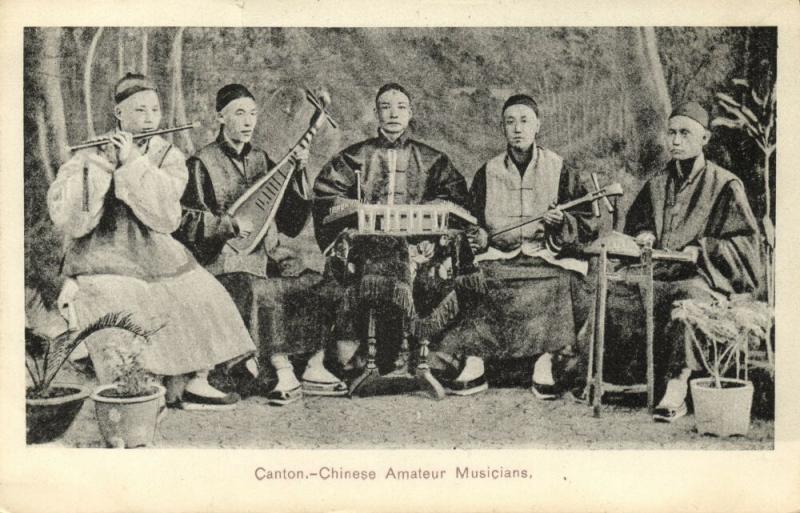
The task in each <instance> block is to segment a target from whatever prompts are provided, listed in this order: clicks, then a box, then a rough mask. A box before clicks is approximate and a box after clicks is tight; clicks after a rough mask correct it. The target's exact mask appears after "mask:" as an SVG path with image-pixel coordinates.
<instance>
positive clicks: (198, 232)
mask: <svg viewBox="0 0 800 513" xmlns="http://www.w3.org/2000/svg"><path fill="white" fill-rule="evenodd" d="M186 166H187V168H188V173H189V180H188V182H187V184H186V189H185V190H184V192H183V197H182V198H181V204H182V205H183V219H182V221H181V225H180V228H179V229H178V231H177V232H176V233H175V237H176V238H177V239H178V240H180V241H181V242H183V243H184V244H185V245H186V246H187V247H188V248H189V249H190V250H191V251H192V253H194V255H195V257H197V259H198V260H199V261H200V262H203V263H206V262H209V261H210V260H211V259H212V258H214V257H215V256H216V255H217V254H218V253H219V251H220V250H221V249H222V246H223V245H224V244H225V241H227V240H228V239H230V238H231V237H233V236H235V235H236V229H235V227H234V225H233V222H232V221H231V218H230V216H227V215H224V213H223V212H221V209H220V205H219V203H218V201H217V198H216V195H215V193H214V187H213V184H212V183H211V178H210V176H209V174H208V169H207V168H206V166H205V164H204V163H203V161H202V160H200V159H198V158H197V157H190V158H189V160H188V161H187V162H186Z"/></svg>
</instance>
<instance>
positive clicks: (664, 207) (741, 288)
mask: <svg viewBox="0 0 800 513" xmlns="http://www.w3.org/2000/svg"><path fill="white" fill-rule="evenodd" d="M645 231H649V232H652V233H654V234H655V236H656V240H655V243H654V247H655V248H659V249H667V250H672V251H681V250H683V249H684V248H687V247H689V246H695V247H697V248H698V249H699V257H698V260H697V264H696V265H694V264H682V263H665V262H656V264H655V270H654V277H655V280H656V281H655V283H654V288H655V312H654V313H655V315H654V316H655V319H654V321H655V337H656V340H655V350H656V376H659V377H660V378H662V379H660V380H659V381H658V382H657V386H658V388H659V389H661V388H662V387H663V386H664V385H665V383H666V381H667V380H668V379H669V378H671V377H675V376H677V375H678V374H679V373H680V371H681V369H683V368H686V367H688V368H690V369H692V370H700V366H699V364H698V362H697V361H696V357H695V356H694V352H693V351H694V350H693V348H692V347H691V346H687V341H685V340H684V335H683V330H682V328H681V327H680V326H678V325H677V324H676V323H672V322H671V319H670V315H671V311H672V304H673V302H674V301H677V300H681V299H697V300H704V301H711V300H713V299H714V298H715V297H720V296H730V295H731V294H742V293H754V294H758V292H759V288H760V286H761V284H762V282H763V277H764V275H763V267H762V265H763V264H762V258H761V253H760V247H759V230H758V225H757V222H756V219H755V216H754V215H753V212H752V210H751V208H750V204H749V202H748V200H747V196H746V194H745V191H744V186H743V185H742V182H741V181H740V180H739V179H738V178H737V177H736V176H735V175H733V174H732V173H730V172H729V171H726V170H725V169H723V168H721V167H719V166H717V165H716V164H714V163H713V162H709V161H705V160H704V159H703V158H699V161H698V162H697V165H696V166H695V167H694V169H693V170H687V172H686V173H685V174H684V175H681V174H679V172H678V167H677V166H676V164H675V162H670V163H669V164H668V165H667V167H666V168H665V169H664V170H663V171H661V172H660V173H658V174H657V175H656V176H654V177H653V178H651V179H650V180H648V181H647V183H646V184H645V185H644V187H643V188H642V190H641V191H640V192H639V194H638V196H637V197H636V199H635V200H634V202H633V204H632V206H631V208H630V210H629V211H628V216H627V218H626V221H625V233H626V234H628V235H631V236H636V235H638V234H640V233H642V232H645ZM641 300H642V295H641V291H640V290H639V289H638V288H637V287H635V286H632V285H625V284H623V283H619V284H617V285H616V286H615V287H612V288H611V289H610V296H609V318H608V324H607V337H606V339H607V340H609V341H611V344H610V345H607V346H606V349H607V356H609V355H611V356H613V358H610V359H609V360H607V362H608V364H607V367H608V375H609V379H610V380H615V381H617V382H620V383H626V382H632V381H639V382H641V381H642V376H643V369H642V366H641V363H642V362H643V361H644V344H642V343H640V342H641V341H642V340H643V339H644V337H643V333H641V329H642V321H641V319H642V315H643V308H642V306H641ZM658 391H660V390H658Z"/></svg>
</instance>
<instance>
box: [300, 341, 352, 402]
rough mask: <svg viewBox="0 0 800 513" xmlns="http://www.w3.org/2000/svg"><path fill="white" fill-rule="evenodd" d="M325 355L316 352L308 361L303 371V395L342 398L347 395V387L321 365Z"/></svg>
mask: <svg viewBox="0 0 800 513" xmlns="http://www.w3.org/2000/svg"><path fill="white" fill-rule="evenodd" d="M324 356H325V353H324V352H322V351H319V352H317V353H316V354H314V355H313V356H312V357H311V358H309V360H308V364H307V365H306V369H305V371H303V377H302V387H303V393H304V394H307V395H321V396H343V395H347V393H348V388H347V385H346V384H345V383H344V382H343V381H342V380H341V379H339V378H337V377H336V376H335V375H333V373H331V372H330V371H329V370H328V369H326V368H325V365H324V364H323V359H324Z"/></svg>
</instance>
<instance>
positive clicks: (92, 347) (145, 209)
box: [47, 73, 255, 409]
mask: <svg viewBox="0 0 800 513" xmlns="http://www.w3.org/2000/svg"><path fill="white" fill-rule="evenodd" d="M114 104H115V105H114V117H115V119H116V128H115V130H114V131H113V132H111V134H110V135H109V137H110V140H111V142H110V143H109V144H105V145H103V146H99V147H96V148H89V149H86V150H81V151H79V152H77V153H75V155H73V156H72V158H70V159H69V160H68V161H67V162H65V163H64V165H62V166H61V168H60V169H59V171H58V177H57V178H56V180H55V182H53V184H52V185H51V186H50V190H49V192H48V195H47V204H48V207H49V209H50V217H51V218H52V219H53V222H54V223H55V225H56V228H57V229H58V230H59V231H61V232H63V233H64V234H65V236H66V241H67V243H66V250H65V255H64V259H63V263H62V273H63V274H64V277H65V282H64V287H63V289H62V292H61V295H60V296H59V307H60V308H61V310H62V312H64V313H65V316H66V317H67V318H68V320H69V322H70V327H71V328H75V329H81V328H83V327H85V326H87V325H88V324H90V323H92V322H94V321H95V320H97V319H98V318H99V317H101V316H103V315H107V314H111V313H114V314H118V313H123V314H130V315H131V319H132V320H133V322H136V323H140V324H141V325H142V327H144V328H145V329H153V330H156V331H155V333H153V334H152V335H151V336H150V343H149V344H144V345H143V346H142V353H141V358H142V363H143V366H144V368H145V370H147V371H149V372H151V373H152V374H155V375H157V376H163V377H164V378H165V385H166V386H167V397H166V401H167V404H168V405H169V406H180V407H183V408H185V409H230V408H232V407H234V406H235V403H236V402H237V401H238V400H239V396H238V395H237V394H235V393H232V394H225V393H223V392H222V391H220V390H217V389H216V388H214V387H212V386H211V385H209V383H208V381H207V376H208V371H209V370H210V369H212V368H213V367H214V366H216V365H218V364H223V363H225V364H228V365H232V364H234V363H237V362H241V361H242V360H243V359H252V358H251V356H252V355H253V353H254V352H255V346H254V345H253V342H252V340H251V339H250V336H249V335H248V333H247V329H246V328H245V326H244V323H243V322H242V318H241V317H240V316H239V313H238V312H237V310H236V307H235V306H234V304H233V302H232V301H231V299H230V297H229V296H228V294H227V293H226V292H225V289H224V288H223V287H222V286H221V285H220V284H219V282H218V281H217V280H215V279H214V277H213V276H211V274H209V273H208V272H207V271H206V270H205V269H203V267H202V266H200V265H198V263H197V262H196V261H195V259H194V257H192V255H191V254H190V253H189V251H188V250H187V249H186V248H185V247H183V246H182V245H181V244H180V243H178V242H177V241H176V240H175V239H173V238H172V236H171V235H170V234H171V233H172V232H173V231H174V230H175V229H176V228H177V227H178V226H179V225H180V222H181V205H180V198H181V194H182V193H183V190H184V187H185V185H186V180H187V172H186V162H185V159H184V156H183V154H182V153H181V151H180V150H179V149H177V148H176V147H175V146H173V145H171V144H169V143H168V142H167V141H165V140H164V139H163V138H161V137H159V136H158V135H154V136H152V137H149V138H142V139H141V140H139V141H134V139H133V135H135V134H141V133H146V132H151V131H154V130H156V129H157V128H158V126H159V123H160V121H161V106H160V102H159V99H158V93H157V90H156V86H155V84H153V82H152V81H150V80H149V79H148V78H147V77H145V76H143V75H140V74H132V73H129V74H127V75H126V76H124V77H123V78H122V79H120V81H119V82H118V83H117V85H116V87H115V89H114ZM159 327H160V329H157V328H159ZM110 331H111V332H112V333H111V334H109V335H103V336H102V337H99V338H98V339H96V340H95V341H93V342H92V343H90V342H89V341H87V345H88V346H89V352H90V354H91V357H92V361H93V363H94V366H95V369H96V370H97V375H98V379H100V381H101V382H103V381H109V382H110V381H113V379H114V378H116V377H117V376H116V375H115V374H118V373H119V369H118V368H117V366H118V364H117V360H116V359H115V358H114V357H113V354H114V353H113V351H109V349H111V348H113V347H114V345H120V346H123V347H127V346H130V345H131V344H132V341H131V339H130V338H126V337H125V336H124V335H123V334H120V333H113V332H116V331H118V330H110ZM186 378H188V382H186V381H187V380H186ZM184 383H185V386H184Z"/></svg>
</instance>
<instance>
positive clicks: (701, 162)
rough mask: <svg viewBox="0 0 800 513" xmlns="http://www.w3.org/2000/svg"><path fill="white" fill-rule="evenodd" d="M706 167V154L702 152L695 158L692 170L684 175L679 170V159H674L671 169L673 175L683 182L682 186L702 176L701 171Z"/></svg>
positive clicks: (680, 182) (679, 181)
mask: <svg viewBox="0 0 800 513" xmlns="http://www.w3.org/2000/svg"><path fill="white" fill-rule="evenodd" d="M705 168H706V159H705V155H703V153H702V152H701V153H700V154H699V155H698V156H697V157H696V158H695V159H694V164H693V165H692V170H691V171H690V172H689V173H688V174H687V175H686V176H685V177H684V176H681V175H680V173H679V172H678V161H677V160H673V161H672V165H671V166H670V169H671V171H672V177H673V178H674V179H677V180H678V183H679V184H681V187H683V186H684V185H688V184H690V183H692V182H694V181H695V180H696V179H697V177H698V176H700V172H701V171H703V169H705Z"/></svg>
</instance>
